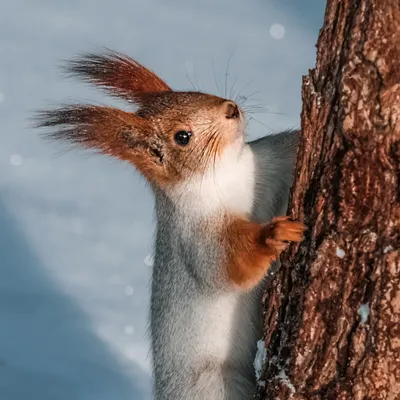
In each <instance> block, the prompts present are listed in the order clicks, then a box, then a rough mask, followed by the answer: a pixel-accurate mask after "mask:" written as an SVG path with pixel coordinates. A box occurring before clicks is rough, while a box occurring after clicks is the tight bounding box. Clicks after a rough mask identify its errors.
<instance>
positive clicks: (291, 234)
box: [222, 217, 305, 289]
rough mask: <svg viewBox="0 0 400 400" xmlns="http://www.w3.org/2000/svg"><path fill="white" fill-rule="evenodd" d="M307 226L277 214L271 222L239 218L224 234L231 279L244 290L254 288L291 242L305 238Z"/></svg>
mask: <svg viewBox="0 0 400 400" xmlns="http://www.w3.org/2000/svg"><path fill="white" fill-rule="evenodd" d="M304 230H305V226H304V225H303V224H301V223H299V222H294V221H291V220H289V219H288V217H277V218H274V219H273V220H272V223H270V224H265V225H261V224H257V223H255V222H250V221H247V220H245V219H241V218H235V219H234V220H232V221H231V222H230V223H229V224H228V225H227V226H226V230H225V231H224V232H223V234H222V240H223V241H224V242H225V243H224V245H225V248H226V249H227V260H226V262H227V264H226V270H227V273H228V277H229V279H230V281H231V282H232V283H233V284H234V285H235V286H238V287H240V288H241V289H251V288H253V287H254V286H256V285H257V284H258V283H259V282H260V281H261V280H262V279H263V277H264V276H265V273H266V272H267V270H268V268H269V267H270V265H271V263H272V262H273V261H275V260H276V259H277V258H278V257H279V255H280V254H281V252H282V251H283V250H284V249H285V248H286V246H287V242H288V241H291V242H299V241H301V240H302V237H303V232H304Z"/></svg>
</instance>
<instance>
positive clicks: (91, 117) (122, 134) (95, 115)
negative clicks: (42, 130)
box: [39, 105, 171, 183]
mask: <svg viewBox="0 0 400 400" xmlns="http://www.w3.org/2000/svg"><path fill="white" fill-rule="evenodd" d="M39 120H40V124H39V125H40V126H42V127H57V130H56V131H55V132H53V133H51V134H49V135H48V136H49V137H50V138H57V139H61V140H66V141H68V142H71V143H73V144H78V145H80V146H82V147H84V148H90V149H94V150H97V151H99V152H100V153H102V154H108V155H111V156H114V157H117V158H119V159H120V160H123V161H128V162H130V163H132V164H134V165H135V167H136V168H137V169H138V170H139V171H140V172H141V173H142V174H143V175H144V176H145V177H146V178H147V179H148V180H149V181H150V182H157V183H163V182H166V181H168V179H170V178H171V177H170V176H169V175H168V174H167V173H166V170H165V168H164V166H163V163H162V160H160V158H162V156H163V149H162V143H160V141H159V140H158V138H157V136H156V135H154V133H153V127H152V125H151V124H150V123H149V122H148V121H147V120H146V119H144V118H141V117H139V116H137V115H136V114H134V113H129V112H125V111H122V110H118V109H115V108H112V107H98V106H91V105H72V106H67V107H64V108H59V109H56V110H50V111H44V112H42V113H40V114H39Z"/></svg>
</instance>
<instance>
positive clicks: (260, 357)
mask: <svg viewBox="0 0 400 400" xmlns="http://www.w3.org/2000/svg"><path fill="white" fill-rule="evenodd" d="M266 358H267V350H266V348H265V342H264V340H259V341H258V342H257V353H256V357H255V358H254V370H255V373H256V379H257V381H258V380H259V379H260V377H261V372H262V369H263V366H264V363H265V360H266Z"/></svg>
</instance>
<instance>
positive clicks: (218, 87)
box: [212, 59, 222, 97]
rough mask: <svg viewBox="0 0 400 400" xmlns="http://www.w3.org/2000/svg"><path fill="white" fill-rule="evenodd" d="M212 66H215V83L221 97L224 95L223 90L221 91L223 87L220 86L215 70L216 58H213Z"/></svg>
mask: <svg viewBox="0 0 400 400" xmlns="http://www.w3.org/2000/svg"><path fill="white" fill-rule="evenodd" d="M212 68H213V75H214V82H215V84H216V86H217V90H218V94H219V96H220V97H222V91H221V88H220V86H219V84H218V80H217V75H216V72H215V64H214V59H213V60H212Z"/></svg>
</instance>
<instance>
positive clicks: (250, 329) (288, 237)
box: [38, 52, 304, 400]
mask: <svg viewBox="0 0 400 400" xmlns="http://www.w3.org/2000/svg"><path fill="white" fill-rule="evenodd" d="M67 71H68V73H69V74H71V75H74V76H78V77H79V78H81V79H83V80H84V81H88V82H91V83H94V84H95V85H97V86H99V87H101V88H103V89H105V90H107V91H108V92H109V93H110V94H111V95H114V96H118V97H122V98H123V99H125V100H128V101H129V102H132V103H134V104H135V105H136V106H137V110H136V112H126V111H122V110H118V109H115V108H111V107H99V106H93V105H90V104H89V105H82V104H76V105H67V106H63V107H60V108H57V109H53V110H45V111H42V112H40V113H39V114H38V119H39V123H38V126H41V127H47V128H50V129H51V131H50V133H49V134H48V136H49V137H50V138H55V139H61V140H66V141H68V142H70V143H73V144H76V145H78V146H81V147H84V148H87V149H93V150H96V151H97V152H100V153H102V154H107V155H111V156H114V157H117V158H119V159H120V160H123V161H127V162H129V163H131V164H132V165H133V166H134V167H135V168H136V169H137V170H138V171H139V172H140V173H141V174H142V175H143V176H144V177H145V178H146V179H147V180H148V182H149V183H150V185H151V187H152V189H153V193H154V195H155V207H156V217H157V230H156V232H157V233H156V240H155V244H154V250H155V259H154V270H153V276H152V293H151V309H150V330H151V345H152V357H153V372H154V394H155V398H156V399H157V400H161V399H162V400H178V399H179V400H189V399H190V400H203V399H208V400H227V399H233V400H239V399H241V400H243V399H250V398H251V396H252V393H253V390H254V385H255V376H254V371H253V365H252V364H253V360H254V355H255V351H256V341H257V340H258V339H260V337H261V335H262V314H261V308H260V307H261V292H262V287H263V281H264V277H265V276H266V273H267V272H268V270H269V269H270V267H271V265H272V264H273V263H274V261H275V260H276V259H277V258H278V257H279V254H280V253H281V251H282V250H284V249H285V247H286V246H287V243H288V242H289V241H294V242H298V241H300V240H301V238H302V234H303V231H304V226H303V225H302V224H301V223H298V222H294V221H291V220H290V219H288V218H287V217H283V216H280V217H276V216H277V215H282V214H284V213H285V209H286V203H287V196H288V192H289V188H290V185H291V182H292V174H293V167H294V159H295V155H296V148H297V133H296V132H292V131H287V132H283V133H281V134H278V135H274V136H267V137H264V138H261V139H258V140H256V141H253V142H250V143H246V142H245V139H244V136H245V126H246V122H245V115H244V113H243V111H242V110H241V109H240V107H239V106H238V105H237V104H236V103H235V102H234V101H232V100H230V99H224V98H221V97H217V96H214V95H210V94H205V93H200V92H178V91H173V90H172V89H171V88H170V87H169V86H168V85H167V84H166V83H165V82H164V81H163V80H162V79H161V78H159V77H157V76H156V75H155V74H154V73H153V72H151V71H150V70H149V69H147V68H145V67H144V66H142V65H141V64H139V63H138V62H136V61H134V60H132V59H130V58H129V57H127V56H124V55H121V54H117V53H112V52H110V53H107V54H104V55H93V54H88V55H84V56H81V57H79V58H77V59H75V60H73V61H72V62H71V63H70V64H68V66H67Z"/></svg>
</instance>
